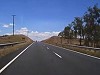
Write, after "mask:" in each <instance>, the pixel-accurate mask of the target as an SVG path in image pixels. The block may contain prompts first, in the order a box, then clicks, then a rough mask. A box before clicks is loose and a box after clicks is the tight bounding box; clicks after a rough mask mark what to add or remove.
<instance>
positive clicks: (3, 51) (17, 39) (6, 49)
mask: <svg viewBox="0 0 100 75" xmlns="http://www.w3.org/2000/svg"><path fill="white" fill-rule="evenodd" d="M22 41H23V42H24V43H20V44H17V45H14V46H7V47H4V48H0V57H2V56H5V55H7V54H10V53H12V52H14V51H16V50H19V49H20V48H23V47H25V46H28V45H29V44H30V43H32V42H33V41H32V40H31V39H29V38H28V37H26V36H24V35H15V36H7V37H0V43H11V42H22Z"/></svg>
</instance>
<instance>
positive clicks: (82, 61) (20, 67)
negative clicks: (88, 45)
mask: <svg viewBox="0 0 100 75" xmlns="http://www.w3.org/2000/svg"><path fill="white" fill-rule="evenodd" d="M60 57H62V58H60ZM1 75H100V60H97V59H94V58H90V57H87V56H84V55H80V54H77V53H73V52H70V51H67V50H64V49H61V48H57V47H54V46H51V45H47V44H44V43H41V42H37V43H34V44H33V45H32V46H31V47H29V48H28V49H27V50H26V51H25V52H24V53H23V54H22V55H21V56H20V57H19V58H18V59H16V60H15V61H14V62H13V63H12V64H11V65H10V66H9V67H8V68H7V69H5V70H4V71H3V72H2V73H1Z"/></svg>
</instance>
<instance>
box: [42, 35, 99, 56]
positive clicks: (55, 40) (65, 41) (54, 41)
mask: <svg viewBox="0 0 100 75" xmlns="http://www.w3.org/2000/svg"><path fill="white" fill-rule="evenodd" d="M42 42H45V43H48V44H53V45H57V46H60V47H64V48H68V49H71V50H75V51H78V52H82V53H85V54H89V55H92V56H97V57H100V51H94V50H89V49H83V48H77V47H70V46H68V44H72V45H79V39H71V40H69V39H64V38H63V39H62V44H61V38H60V37H58V36H53V37H51V38H49V39H46V40H44V41H42ZM83 43H84V41H82V44H83Z"/></svg>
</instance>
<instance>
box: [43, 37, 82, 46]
mask: <svg viewBox="0 0 100 75" xmlns="http://www.w3.org/2000/svg"><path fill="white" fill-rule="evenodd" d="M42 42H44V43H49V44H54V45H61V43H62V44H63V45H64V44H74V45H79V39H71V40H70V39H65V38H61V37H59V36H52V37H50V38H48V39H46V40H43V41H42ZM82 43H83V42H82Z"/></svg>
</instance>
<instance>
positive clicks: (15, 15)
mask: <svg viewBox="0 0 100 75" xmlns="http://www.w3.org/2000/svg"><path fill="white" fill-rule="evenodd" d="M15 16H16V15H12V17H13V36H14V18H15Z"/></svg>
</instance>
